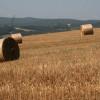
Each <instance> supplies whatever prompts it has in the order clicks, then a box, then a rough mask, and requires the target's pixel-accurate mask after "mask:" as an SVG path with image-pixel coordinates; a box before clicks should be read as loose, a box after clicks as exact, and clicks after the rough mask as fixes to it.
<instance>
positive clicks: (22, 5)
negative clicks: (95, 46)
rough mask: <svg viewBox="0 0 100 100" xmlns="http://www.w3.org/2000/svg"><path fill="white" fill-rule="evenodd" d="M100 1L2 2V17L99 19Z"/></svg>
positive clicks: (32, 0)
mask: <svg viewBox="0 0 100 100" xmlns="http://www.w3.org/2000/svg"><path fill="white" fill-rule="evenodd" d="M99 10H100V0H0V17H12V16H15V17H33V18H73V19H83V20H84V19H99V20H100V12H99Z"/></svg>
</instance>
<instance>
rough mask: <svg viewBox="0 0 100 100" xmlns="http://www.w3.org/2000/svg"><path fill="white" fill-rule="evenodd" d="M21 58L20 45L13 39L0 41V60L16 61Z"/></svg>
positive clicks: (8, 38)
mask: <svg viewBox="0 0 100 100" xmlns="http://www.w3.org/2000/svg"><path fill="white" fill-rule="evenodd" d="M19 56H20V50H19V46H18V43H17V42H16V41H15V40H14V39H13V38H11V37H7V38H4V39H0V60H1V61H3V60H4V61H9V60H16V59H18V58H19Z"/></svg>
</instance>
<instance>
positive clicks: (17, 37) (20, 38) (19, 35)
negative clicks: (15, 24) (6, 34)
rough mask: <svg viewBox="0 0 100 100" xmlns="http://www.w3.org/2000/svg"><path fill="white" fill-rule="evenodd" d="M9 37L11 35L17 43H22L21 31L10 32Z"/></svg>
mask: <svg viewBox="0 0 100 100" xmlns="http://www.w3.org/2000/svg"><path fill="white" fill-rule="evenodd" d="M10 37H12V38H13V39H14V40H15V41H16V42H17V43H22V35H21V33H15V34H11V35H10Z"/></svg>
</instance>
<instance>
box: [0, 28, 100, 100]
mask: <svg viewBox="0 0 100 100" xmlns="http://www.w3.org/2000/svg"><path fill="white" fill-rule="evenodd" d="M94 31H95V33H94V35H87V36H83V37H82V38H81V34H80V31H77V30H76V31H71V32H59V33H48V34H42V35H35V36H34V35H33V36H27V37H24V38H23V44H21V45H20V48H21V50H20V51H21V53H20V54H21V57H20V59H19V60H15V61H8V62H1V63H0V100H100V29H99V28H97V29H95V30H94Z"/></svg>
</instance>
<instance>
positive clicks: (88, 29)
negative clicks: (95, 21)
mask: <svg viewBox="0 0 100 100" xmlns="http://www.w3.org/2000/svg"><path fill="white" fill-rule="evenodd" d="M80 29H81V35H93V34H94V31H93V25H92V24H85V25H81V26H80Z"/></svg>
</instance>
